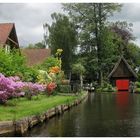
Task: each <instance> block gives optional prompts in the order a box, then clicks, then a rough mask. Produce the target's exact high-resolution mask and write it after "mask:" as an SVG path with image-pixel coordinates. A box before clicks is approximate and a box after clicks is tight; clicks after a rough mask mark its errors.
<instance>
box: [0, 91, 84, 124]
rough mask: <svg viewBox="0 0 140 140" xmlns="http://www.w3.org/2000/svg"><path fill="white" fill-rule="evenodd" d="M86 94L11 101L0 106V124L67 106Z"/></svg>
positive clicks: (41, 96)
mask: <svg viewBox="0 0 140 140" xmlns="http://www.w3.org/2000/svg"><path fill="white" fill-rule="evenodd" d="M85 94H86V92H85V91H83V92H82V93H79V94H78V95H72V96H71V95H63V94H62V95H61V94H58V95H55V96H48V97H47V95H43V94H41V95H38V96H34V97H33V98H32V100H27V99H26V98H25V97H22V98H19V99H12V100H9V101H8V102H7V104H6V105H4V106H0V112H1V115H0V122H1V121H11V120H19V119H22V118H24V117H28V116H32V115H39V114H41V113H43V112H46V111H47V110H48V109H51V108H53V107H56V106H58V105H61V104H69V103H72V102H74V101H75V100H77V99H79V98H81V97H82V96H84V95H85Z"/></svg>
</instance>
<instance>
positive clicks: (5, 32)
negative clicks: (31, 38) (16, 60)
mask: <svg viewBox="0 0 140 140" xmlns="http://www.w3.org/2000/svg"><path fill="white" fill-rule="evenodd" d="M13 27H14V23H0V43H1V44H6V41H7V39H8V36H9V35H10V33H11V31H12V28H13Z"/></svg>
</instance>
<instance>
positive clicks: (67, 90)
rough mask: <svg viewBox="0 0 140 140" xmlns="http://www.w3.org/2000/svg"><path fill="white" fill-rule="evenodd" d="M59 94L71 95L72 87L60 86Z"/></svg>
mask: <svg viewBox="0 0 140 140" xmlns="http://www.w3.org/2000/svg"><path fill="white" fill-rule="evenodd" d="M59 92H60V93H71V86H70V85H59Z"/></svg>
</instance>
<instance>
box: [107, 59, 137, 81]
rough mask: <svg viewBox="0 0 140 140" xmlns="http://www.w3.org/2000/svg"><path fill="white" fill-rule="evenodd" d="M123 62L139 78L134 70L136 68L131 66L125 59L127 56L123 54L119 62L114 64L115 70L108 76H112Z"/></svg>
mask: <svg viewBox="0 0 140 140" xmlns="http://www.w3.org/2000/svg"><path fill="white" fill-rule="evenodd" d="M121 62H123V63H124V64H125V66H126V68H127V69H128V70H129V72H130V73H131V74H132V75H133V76H134V77H135V78H136V79H137V75H136V73H135V72H134V70H133V69H132V68H131V67H130V65H129V64H128V63H127V61H126V60H125V58H124V57H123V56H121V57H120V59H119V60H118V62H117V63H116V65H115V66H114V68H113V70H112V71H111V73H110V74H109V76H108V78H111V77H112V76H113V74H114V73H115V72H116V70H117V68H118V67H119V65H120V64H121Z"/></svg>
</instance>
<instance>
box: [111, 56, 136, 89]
mask: <svg viewBox="0 0 140 140" xmlns="http://www.w3.org/2000/svg"><path fill="white" fill-rule="evenodd" d="M108 78H109V79H110V81H111V83H112V84H113V85H114V86H116V87H117V89H118V90H129V85H130V81H133V82H134V81H136V79H137V75H136V73H135V72H134V70H133V69H132V68H131V66H130V65H129V64H128V63H127V61H126V60H125V58H124V57H123V56H121V57H120V59H119V61H118V62H117V63H116V65H115V67H114V68H113V70H112V72H111V73H110V74H109V76H108Z"/></svg>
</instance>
